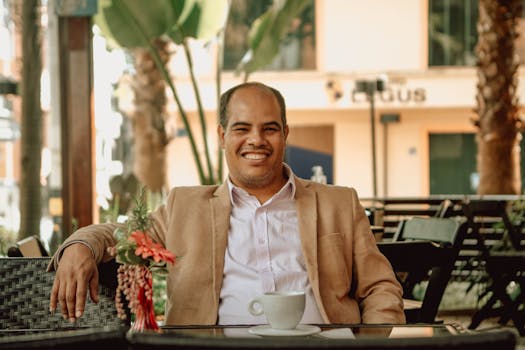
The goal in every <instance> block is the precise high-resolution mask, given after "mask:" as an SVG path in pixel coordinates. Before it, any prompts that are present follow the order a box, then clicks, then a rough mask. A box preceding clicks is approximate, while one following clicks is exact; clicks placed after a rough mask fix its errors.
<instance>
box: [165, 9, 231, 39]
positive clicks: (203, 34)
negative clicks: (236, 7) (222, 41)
mask: <svg viewBox="0 0 525 350" xmlns="http://www.w3.org/2000/svg"><path fill="white" fill-rule="evenodd" d="M228 7H229V6H228V0H213V1H210V0H194V1H193V2H192V4H191V6H186V8H185V11H186V12H185V13H184V15H185V17H184V18H181V19H180V20H179V21H178V22H177V23H176V24H175V25H174V26H173V27H172V28H171V30H170V32H169V33H168V35H169V37H170V38H171V39H172V40H173V41H174V42H175V43H176V44H182V42H183V41H184V40H185V39H186V38H190V37H191V38H195V39H200V40H204V41H206V40H209V39H211V38H213V37H215V36H216V35H217V33H218V32H219V31H220V30H221V29H222V28H224V25H225V21H226V16H227V13H228Z"/></svg>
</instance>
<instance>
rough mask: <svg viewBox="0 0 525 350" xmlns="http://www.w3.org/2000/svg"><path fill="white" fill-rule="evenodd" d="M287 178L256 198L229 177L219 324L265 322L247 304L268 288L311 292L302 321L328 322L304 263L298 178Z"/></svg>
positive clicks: (269, 289) (308, 295)
mask: <svg viewBox="0 0 525 350" xmlns="http://www.w3.org/2000/svg"><path fill="white" fill-rule="evenodd" d="M286 171H287V172H288V182H287V183H286V184H285V185H284V186H283V188H281V190H280V191H279V192H278V193H276V194H275V195H274V196H273V197H272V198H270V199H269V200H268V201H266V202H265V203H264V204H260V203H259V201H258V200H257V198H255V197H254V196H251V195H249V194H248V193H247V192H246V191H244V190H243V189H241V188H238V187H236V186H235V185H233V183H232V182H231V181H230V180H228V185H229V189H230V198H231V202H232V214H231V217H230V230H229V232H228V245H227V249H226V254H225V261H224V276H223V284H222V289H221V293H220V298H221V301H220V305H219V324H264V323H267V321H266V318H265V316H264V315H262V316H252V315H251V314H250V313H249V312H248V303H249V302H250V300H251V299H252V298H254V297H255V296H257V295H260V294H263V293H265V292H272V291H286V290H300V291H304V292H305V293H306V308H305V312H304V315H303V318H302V320H301V323H323V319H322V317H321V315H320V313H319V310H318V307H317V304H316V302H315V299H314V296H313V293H312V288H311V286H310V282H309V281H308V275H307V272H306V264H305V262H304V258H303V254H302V250H301V239H300V236H299V227H298V223H297V210H296V207H295V200H294V194H295V182H294V180H293V174H292V171H291V169H290V168H289V167H287V166H286Z"/></svg>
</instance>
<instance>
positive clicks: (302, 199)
mask: <svg viewBox="0 0 525 350" xmlns="http://www.w3.org/2000/svg"><path fill="white" fill-rule="evenodd" d="M295 184H296V190H295V200H296V204H297V219H298V221H299V234H300V235H301V245H302V248H303V254H304V260H305V262H306V267H307V271H308V277H309V278H310V282H311V284H312V287H314V290H316V291H318V290H319V279H318V269H317V229H316V228H317V209H316V206H317V205H316V194H315V192H314V191H312V190H311V189H310V188H309V186H310V185H309V184H308V182H305V181H302V180H301V179H299V178H297V177H296V178H295Z"/></svg>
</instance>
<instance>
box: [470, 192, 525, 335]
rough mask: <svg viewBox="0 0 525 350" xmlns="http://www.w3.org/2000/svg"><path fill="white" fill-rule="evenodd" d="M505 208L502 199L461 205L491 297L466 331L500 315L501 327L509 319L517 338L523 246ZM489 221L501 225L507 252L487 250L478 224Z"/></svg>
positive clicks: (524, 316)
mask: <svg viewBox="0 0 525 350" xmlns="http://www.w3.org/2000/svg"><path fill="white" fill-rule="evenodd" d="M507 205H508V204H507V202H506V201H502V200H471V201H467V202H465V203H464V204H463V212H464V214H465V216H466V217H467V219H468V224H469V228H470V230H471V232H470V234H471V235H474V236H475V237H476V238H477V239H478V247H479V250H480V259H482V260H483V261H484V263H485V270H486V272H487V274H488V276H489V278H490V282H489V285H488V287H487V292H488V293H490V298H489V299H488V300H487V301H486V302H485V304H484V305H483V306H482V307H481V308H480V309H479V310H478V311H477V312H476V313H475V314H474V315H473V316H472V320H471V323H470V325H469V326H468V328H469V329H475V328H477V327H478V326H479V325H480V323H481V322H482V321H483V320H484V319H486V318H489V317H494V316H499V321H498V322H499V323H500V324H502V325H505V324H507V323H508V322H509V321H510V320H512V321H513V323H514V326H515V327H516V329H517V330H518V332H519V333H520V335H521V336H525V310H524V308H525V246H524V245H523V244H522V243H521V241H522V238H523V235H522V233H521V227H517V226H515V225H514V224H513V223H512V222H511V221H510V218H509V216H508V214H507ZM490 219H492V220H493V221H494V220H496V222H501V223H502V224H503V227H504V229H503V230H504V233H503V235H504V236H503V238H502V240H505V239H508V241H509V242H510V244H509V247H507V248H506V249H502V250H498V249H494V248H492V249H489V247H488V246H487V245H486V244H485V238H484V237H483V234H482V233H481V232H480V224H479V222H480V221H482V220H490ZM492 225H493V224H492ZM511 283H516V284H517V285H518V286H519V287H518V293H517V295H511V294H510V293H509V292H508V289H507V287H508V286H509V285H510V284H511Z"/></svg>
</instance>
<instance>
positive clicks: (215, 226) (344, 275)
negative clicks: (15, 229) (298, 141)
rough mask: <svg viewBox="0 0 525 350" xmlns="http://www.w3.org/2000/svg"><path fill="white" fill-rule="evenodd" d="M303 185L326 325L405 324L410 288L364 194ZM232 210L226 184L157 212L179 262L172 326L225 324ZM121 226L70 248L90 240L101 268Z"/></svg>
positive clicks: (307, 257) (299, 188)
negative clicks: (375, 229)
mask: <svg viewBox="0 0 525 350" xmlns="http://www.w3.org/2000/svg"><path fill="white" fill-rule="evenodd" d="M295 181H296V194H295V198H296V203H297V215H298V220H299V232H300V235H301V242H302V250H303V254H304V261H305V263H306V269H307V272H308V278H309V280H310V283H311V285H312V289H313V293H314V296H315V300H316V302H317V305H318V307H319V311H320V313H321V315H322V317H323V319H324V320H325V322H327V323H330V322H331V323H339V322H342V323H403V322H405V317H404V313H403V302H402V288H401V286H400V284H399V283H398V282H397V280H396V278H395V275H394V273H393V271H392V268H391V266H390V263H389V262H388V260H387V259H386V258H385V257H384V256H383V255H382V254H381V253H380V252H379V250H378V248H377V246H376V243H375V239H374V237H373V234H372V232H371V230H370V225H369V221H368V218H367V217H366V215H365V211H364V209H363V207H362V206H361V204H360V202H359V200H358V197H357V193H356V191H355V190H354V189H351V188H347V187H338V186H331V185H321V184H318V183H315V182H312V181H308V180H303V179H299V178H296V179H295ZM230 212H231V204H230V197H229V193H228V186H227V185H226V184H223V185H220V186H195V187H177V188H174V189H172V190H171V191H170V193H169V195H168V197H167V201H166V204H165V205H163V206H161V207H160V208H159V209H158V210H157V211H155V212H154V213H153V214H152V216H153V219H154V220H153V227H152V229H151V230H150V231H151V232H150V233H151V235H152V236H153V238H154V239H155V240H157V241H158V242H161V243H163V244H164V245H165V246H166V248H167V249H169V250H170V251H172V252H173V253H174V254H175V255H176V256H177V257H178V259H177V261H176V263H175V264H174V265H173V266H171V267H169V274H168V281H167V295H168V300H167V304H166V324H215V323H216V322H217V315H218V308H219V293H220V290H221V284H222V276H223V268H224V254H225V251H226V244H227V241H228V228H229V224H230ZM115 227H116V226H115V225H113V224H99V225H91V226H87V227H84V228H81V229H80V230H78V231H76V232H75V233H74V234H73V235H71V236H70V237H69V238H68V240H67V241H66V242H64V245H66V244H67V243H68V242H69V241H71V240H83V241H85V242H87V243H88V244H89V245H91V247H92V248H93V250H94V254H95V259H96V260H97V262H101V261H107V260H109V259H111V257H110V256H109V255H108V254H107V253H106V247H108V246H111V245H113V244H114V238H113V230H114V229H115ZM59 254H60V250H59V251H58V252H57V254H56V255H55V259H56V256H59Z"/></svg>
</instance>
